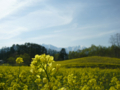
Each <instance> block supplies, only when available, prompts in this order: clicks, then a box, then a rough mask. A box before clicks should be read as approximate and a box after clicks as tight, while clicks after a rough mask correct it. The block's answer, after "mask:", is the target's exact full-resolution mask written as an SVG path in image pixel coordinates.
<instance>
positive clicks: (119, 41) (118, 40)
mask: <svg viewBox="0 0 120 90" xmlns="http://www.w3.org/2000/svg"><path fill="white" fill-rule="evenodd" d="M110 43H111V44H112V45H115V46H118V47H120V33H117V34H115V35H112V36H111V37H110Z"/></svg>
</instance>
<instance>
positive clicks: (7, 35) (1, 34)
mask: <svg viewBox="0 0 120 90" xmlns="http://www.w3.org/2000/svg"><path fill="white" fill-rule="evenodd" d="M25 31H27V28H24V27H17V28H15V29H14V30H6V29H4V30H2V29H0V40H5V39H11V38H13V37H15V36H18V35H20V34H21V33H22V32H25Z"/></svg>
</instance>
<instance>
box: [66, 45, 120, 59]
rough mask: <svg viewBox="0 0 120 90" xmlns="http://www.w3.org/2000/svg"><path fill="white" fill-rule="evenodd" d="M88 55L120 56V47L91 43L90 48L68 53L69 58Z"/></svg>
mask: <svg viewBox="0 0 120 90" xmlns="http://www.w3.org/2000/svg"><path fill="white" fill-rule="evenodd" d="M88 56H106V57H116V58H120V47H118V46H114V45H113V46H111V47H103V46H95V45H91V47H89V48H86V49H83V50H78V51H70V52H69V54H68V57H69V59H74V58H81V57H88Z"/></svg>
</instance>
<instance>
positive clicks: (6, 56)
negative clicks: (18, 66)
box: [0, 43, 67, 65]
mask: <svg viewBox="0 0 120 90" xmlns="http://www.w3.org/2000/svg"><path fill="white" fill-rule="evenodd" d="M36 54H39V55H41V54H49V55H52V56H55V55H56V54H59V59H58V58H55V60H56V59H58V60H64V59H67V58H66V57H65V55H67V54H66V52H65V49H61V51H60V52H58V51H56V50H51V49H49V50H47V49H46V48H45V47H44V46H41V45H38V44H35V43H25V44H22V45H19V44H16V45H15V44H13V45H12V46H11V47H3V48H2V49H0V60H3V62H4V63H8V64H10V65H15V60H16V58H17V57H22V58H23V59H24V65H30V63H31V61H32V58H34V57H35V55H36Z"/></svg>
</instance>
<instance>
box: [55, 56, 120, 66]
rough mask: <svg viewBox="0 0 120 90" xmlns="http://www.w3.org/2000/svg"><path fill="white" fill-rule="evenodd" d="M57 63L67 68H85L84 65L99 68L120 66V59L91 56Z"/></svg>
mask: <svg viewBox="0 0 120 90" xmlns="http://www.w3.org/2000/svg"><path fill="white" fill-rule="evenodd" d="M56 64H61V66H62V67H66V68H80V67H81V68H83V67H92V68H94V67H99V68H120V59H118V58H110V57H100V56H91V57H84V58H77V59H70V60H64V61H56V62H54V64H53V66H55V65H56Z"/></svg>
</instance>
